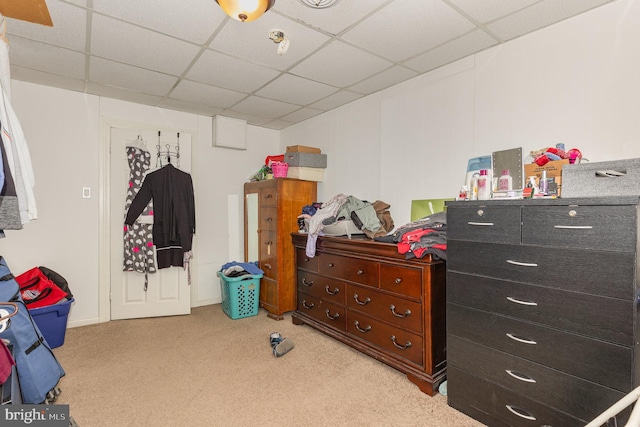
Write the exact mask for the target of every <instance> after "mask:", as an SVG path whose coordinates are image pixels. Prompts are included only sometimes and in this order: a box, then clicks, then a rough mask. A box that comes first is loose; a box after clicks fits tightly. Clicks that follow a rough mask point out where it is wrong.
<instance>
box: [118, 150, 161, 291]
mask: <svg viewBox="0 0 640 427" xmlns="http://www.w3.org/2000/svg"><path fill="white" fill-rule="evenodd" d="M127 162H128V163H129V181H128V188H127V200H126V203H125V207H124V211H125V215H126V213H127V212H128V211H129V207H130V206H131V202H132V201H133V199H134V197H135V196H136V194H138V191H139V190H140V187H141V186H142V181H143V180H144V177H145V175H146V173H147V171H148V170H149V165H150V164H151V154H150V153H149V152H148V151H145V150H142V149H140V148H137V147H127ZM152 236H153V201H150V202H149V204H148V205H147V207H146V208H145V209H144V211H143V212H142V215H140V217H139V218H138V220H136V222H135V223H134V224H133V225H132V226H130V227H128V226H127V225H125V226H124V268H123V271H136V272H139V273H145V285H144V289H145V291H146V290H147V277H146V274H148V273H155V272H156V264H155V258H154V252H153V237H152Z"/></svg>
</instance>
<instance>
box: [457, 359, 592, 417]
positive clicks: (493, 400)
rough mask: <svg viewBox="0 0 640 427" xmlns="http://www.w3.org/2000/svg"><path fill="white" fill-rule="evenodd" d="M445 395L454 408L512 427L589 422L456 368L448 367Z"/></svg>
mask: <svg viewBox="0 0 640 427" xmlns="http://www.w3.org/2000/svg"><path fill="white" fill-rule="evenodd" d="M447 394H448V402H449V405H450V406H452V407H453V408H456V409H458V410H460V411H461V412H465V413H466V409H467V408H472V409H474V410H480V411H482V412H484V413H486V414H487V415H489V416H490V417H493V418H495V419H497V420H499V421H500V422H502V423H504V424H506V425H508V426H511V427H541V426H545V427H584V425H585V424H587V422H588V421H590V420H582V419H578V418H574V417H572V416H570V415H567V414H565V413H563V412H560V411H557V410H555V409H552V408H549V407H547V406H545V405H543V404H541V403H539V402H537V401H535V400H533V398H529V397H524V396H522V395H519V394H516V393H514V392H512V391H510V390H508V389H505V388H503V387H500V386H497V385H495V384H494V383H491V382H489V381H485V380H482V379H480V378H478V377H476V376H473V375H470V374H468V373H467V372H464V371H462V370H460V369H458V368H457V367H455V366H447ZM490 425H491V426H493V425H494V424H490ZM497 425H502V424H497Z"/></svg>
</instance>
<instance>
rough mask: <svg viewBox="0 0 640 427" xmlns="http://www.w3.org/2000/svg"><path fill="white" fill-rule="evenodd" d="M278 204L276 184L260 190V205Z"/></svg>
mask: <svg viewBox="0 0 640 427" xmlns="http://www.w3.org/2000/svg"><path fill="white" fill-rule="evenodd" d="M277 204H278V188H277V187H276V186H273V187H268V188H262V189H261V190H260V207H261V208H263V207H265V206H276V205H277Z"/></svg>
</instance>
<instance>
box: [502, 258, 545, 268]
mask: <svg viewBox="0 0 640 427" xmlns="http://www.w3.org/2000/svg"><path fill="white" fill-rule="evenodd" d="M507 262H508V263H509V264H513V265H519V266H521V267H537V266H538V264H534V263H530V262H520V261H511V260H510V259H508V260H507Z"/></svg>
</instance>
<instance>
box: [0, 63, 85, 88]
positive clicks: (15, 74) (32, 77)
mask: <svg viewBox="0 0 640 427" xmlns="http://www.w3.org/2000/svg"><path fill="white" fill-rule="evenodd" d="M11 78H12V79H15V80H21V81H25V82H30V83H35V84H39V85H43V86H52V87H57V88H61V89H67V90H74V91H78V92H84V79H82V80H80V79H72V78H69V77H65V76H56V75H55V74H49V73H46V72H44V71H37V70H32V69H30V68H24V67H20V66H18V65H14V64H12V65H11Z"/></svg>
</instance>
